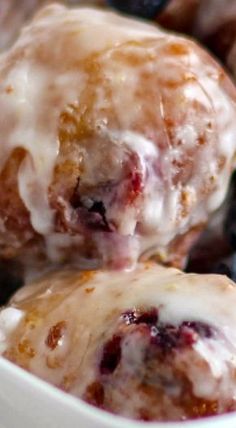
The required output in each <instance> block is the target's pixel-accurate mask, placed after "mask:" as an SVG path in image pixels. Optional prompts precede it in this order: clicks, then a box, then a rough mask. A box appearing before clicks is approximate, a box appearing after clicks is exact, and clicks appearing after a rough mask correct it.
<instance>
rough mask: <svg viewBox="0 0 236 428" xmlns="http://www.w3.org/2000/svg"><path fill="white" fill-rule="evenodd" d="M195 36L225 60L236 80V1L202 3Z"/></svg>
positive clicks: (213, 0) (209, 0)
mask: <svg viewBox="0 0 236 428" xmlns="http://www.w3.org/2000/svg"><path fill="white" fill-rule="evenodd" d="M195 34H196V35H197V36H198V37H200V39H201V40H202V41H203V42H204V43H205V44H206V45H207V46H209V48H210V49H211V50H212V51H213V52H214V53H215V54H216V55H217V56H218V57H219V58H220V59H221V60H223V62H224V63H225V64H226V65H227V66H228V68H229V69H230V71H231V72H232V73H233V76H234V78H236V1H235V0H224V1H221V0H208V1H207V2H205V1H202V2H201V6H200V8H199V11H198V14H197V19H196V22H195Z"/></svg>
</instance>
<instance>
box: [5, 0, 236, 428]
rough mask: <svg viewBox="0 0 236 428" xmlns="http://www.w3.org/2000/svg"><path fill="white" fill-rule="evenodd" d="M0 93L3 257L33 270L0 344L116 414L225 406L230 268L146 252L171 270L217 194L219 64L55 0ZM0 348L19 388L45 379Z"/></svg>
mask: <svg viewBox="0 0 236 428" xmlns="http://www.w3.org/2000/svg"><path fill="white" fill-rule="evenodd" d="M170 6H171V3H170ZM164 13H165V11H164V10H163V14H164ZM0 106H1V109H2V112H3V114H2V116H1V117H0V141H1V157H0V160H1V162H0V167H1V171H0V253H1V258H2V260H13V263H16V264H17V263H20V264H21V265H23V266H24V268H25V272H26V273H27V272H29V271H30V269H32V268H35V265H36V270H38V273H37V274H38V276H39V279H38V280H35V281H29V280H28V284H26V285H25V286H24V287H23V288H21V289H20V290H19V291H18V292H17V294H16V295H15V296H13V297H12V299H11V300H10V301H9V302H8V303H7V304H6V306H5V307H4V308H2V310H1V313H0V345H1V349H0V351H1V354H2V355H3V356H4V357H5V358H7V359H8V360H10V361H11V362H14V363H15V364H18V365H19V366H20V367H21V368H23V369H25V370H27V371H29V372H30V373H33V374H35V375H37V376H38V377H40V378H42V379H43V380H46V381H48V382H49V383H52V385H54V386H56V387H58V388H59V389H61V390H63V391H65V392H69V393H71V394H72V395H74V396H76V397H78V398H80V399H82V400H84V401H85V402H87V403H89V404H92V405H93V406H96V407H98V408H100V409H102V410H106V411H108V412H111V413H113V414H115V415H121V416H124V417H126V418H131V419H135V420H138V421H140V420H141V421H146V422H150V421H159V422H166V421H184V420H192V419H196V418H197V419H198V418H204V417H209V416H212V417H214V416H216V415H221V414H223V413H228V412H233V411H234V410H235V406H236V405H235V355H236V354H235V352H236V350H235V340H236V339H235V316H234V306H235V305H234V300H235V298H236V297H235V288H234V285H233V283H232V282H231V281H230V280H229V279H227V278H226V277H223V276H217V275H207V276H203V275H197V274H195V275H194V274H185V273H183V272H181V271H178V270H175V269H173V268H167V267H163V266H160V265H158V264H157V263H156V262H158V263H162V264H166V265H172V266H174V265H178V266H179V267H181V268H183V267H184V266H185V265H186V260H187V258H188V256H189V249H190V247H191V246H192V245H193V243H194V242H195V240H196V238H197V236H198V234H199V232H200V231H201V230H202V229H203V228H204V227H205V226H206V224H207V223H208V222H209V219H210V218H211V216H212V214H213V213H215V212H216V211H217V210H218V209H219V208H220V206H221V205H222V203H223V201H224V200H225V197H226V194H227V191H228V187H229V182H230V178H231V174H232V171H233V169H234V165H235V147H236V120H235V118H236V89H235V86H234V84H233V83H232V81H231V80H230V78H229V77H228V76H227V74H226V72H225V71H224V70H223V69H222V67H221V66H220V65H219V64H218V63H217V62H216V61H215V60H214V59H213V58H212V57H211V56H210V55H209V54H208V53H207V52H206V51H205V50H204V49H203V48H201V47H200V46H199V45H198V44H197V43H195V42H194V41H193V40H190V39H187V38H185V37H183V36H178V35H176V34H172V33H169V32H167V31H164V30H162V29H161V28H159V27H157V25H156V24H154V23H153V24H148V23H145V22H141V21H138V20H134V19H131V18H125V17H122V16H121V15H118V14H115V13H112V12H109V11H102V10H97V9H92V8H78V9H67V8H66V7H64V6H61V5H52V6H48V7H47V8H45V9H43V10H41V11H40V12H39V13H38V14H37V15H36V17H35V18H34V20H33V21H32V23H30V24H29V25H28V26H27V27H25V29H23V31H22V32H21V35H20V37H19V39H18V40H17V41H16V43H15V44H14V45H13V46H12V47H11V49H10V50H9V51H6V52H4V53H2V54H1V57H0ZM150 257H152V258H153V259H155V260H156V262H154V261H153V262H146V263H143V261H144V260H146V259H149V258H150ZM140 259H141V261H140ZM8 263H9V262H8ZM43 265H45V266H46V269H49V270H51V271H52V272H51V273H48V274H45V273H44V274H43V271H42V272H41V267H40V268H39V266H43ZM91 269H92V270H91ZM95 269H96V270H95ZM28 278H29V275H28ZM26 282H27V281H26ZM31 282H32V283H31ZM30 283H31V285H30ZM1 363H2V367H4V368H5V369H4V370H6V371H7V372H8V373H10V371H11V370H12V371H11V373H14V376H15V375H16V378H17V379H18V378H19V379H20V378H24V379H25V381H26V384H27V385H28V388H29V390H28V391H32V385H34V382H36V384H37V385H38V388H39V390H38V393H39V391H41V387H42V389H43V388H44V387H43V386H42V385H43V384H41V383H40V382H38V383H37V381H36V380H33V379H32V378H31V377H28V375H23V374H22V372H20V371H19V372H17V370H16V369H11V368H10V366H9V364H8V363H7V362H2V360H1ZM0 368H1V366H0ZM4 370H3V371H2V373H1V369H0V377H1V376H2V380H3V384H4V385H5V386H4V388H5V387H6V383H5V381H4V379H5V378H4V376H5V374H4ZM15 370H16V371H15ZM17 373H18V374H17ZM14 382H15V381H14V380H13V379H12V378H11V379H10V380H9V384H10V385H13V384H14V385H15V387H16V390H15V392H14V393H15V394H17V393H18V391H19V388H20V386H19V384H18V383H14ZM40 385H41V386H40ZM49 391H51V392H50V394H52V395H51V399H50V403H51V405H52V407H53V406H54V405H55V403H56V402H58V400H61V402H62V403H63V406H64V409H65V412H67V410H66V409H68V408H69V406H70V404H69V401H68V400H69V399H68V397H66V396H65V395H64V398H63V394H62V393H59V392H56V391H54V390H53V389H50V388H49ZM53 391H54V392H53ZM11 393H12V394H13V392H11ZM44 393H45V395H44V399H43V398H42V395H41V399H42V400H43V401H45V397H46V395H47V394H46V392H45V390H44ZM39 394H40V393H39ZM33 397H35V394H33ZM70 403H74V398H71V401H70ZM73 405H74V404H73ZM78 406H79V407H78V409H79V408H80V411H81V418H82V419H81V420H83V421H84V422H83V423H84V426H86V421H85V419H83V417H84V413H83V410H82V409H85V408H86V409H87V407H84V406H85V405H82V404H81V403H80V401H78ZM7 408H8V407H7ZM74 410H75V409H74ZM74 410H73V412H74ZM75 412H76V411H75ZM91 412H93V410H91ZM46 414H47V415H48V416H49V414H50V409H49V408H48V407H47V410H46ZM96 414H97V415H99V413H96ZM74 415H75V413H73V414H72V416H71V418H72V419H73V418H74ZM102 417H103V416H101V418H102ZM89 418H90V416H88V419H87V421H89ZM99 418H100V416H98V419H97V421H100V420H101V419H99ZM104 418H105V419H104V421H105V420H106V421H107V422H106V423H107V426H110V425H109V424H110V421H111V419H109V418H108V416H104ZM106 418H107V419H106ZM228 418H229V419H227V420H231V421H234V419H235V416H234V415H233V413H232V416H228ZM72 419H71V423H72ZM73 420H74V419H73ZM220 420H221V419H220V417H219V419H218V418H216V419H211V418H209V422H202V423H203V424H204V423H206V426H208V424H214V423H216V424H219V423H220V422H219V421H220ZM90 421H91V419H90ZM108 421H109V422H108ZM215 421H216V422H215ZM27 423H28V422H27ZM55 423H57V424H59V425H58V426H60V423H62V422H58V420H57V422H55ZM89 423H90V422H88V424H89ZM97 423H98V424H99V423H100V422H97ZM106 423H105V422H104V425H103V426H106V425H105V424H106ZM111 423H113V420H112V422H111ZM124 423H126V422H124ZM232 423H233V422H232ZM7 424H8V425H9V419H8V422H7ZM39 424H40V422H39ZM114 424H118V420H117V421H116V420H115V419H114ZM127 424H128V425H129V422H127ZM137 424H138V422H137ZM200 424H201V422H200ZM39 426H40V425H39ZM50 426H51V425H50ZM111 426H112V425H111ZM130 426H132V423H131V425H130Z"/></svg>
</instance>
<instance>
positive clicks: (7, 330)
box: [0, 308, 24, 353]
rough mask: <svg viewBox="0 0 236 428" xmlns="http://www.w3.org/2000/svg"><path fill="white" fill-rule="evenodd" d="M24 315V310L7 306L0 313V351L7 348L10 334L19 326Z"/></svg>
mask: <svg viewBox="0 0 236 428" xmlns="http://www.w3.org/2000/svg"><path fill="white" fill-rule="evenodd" d="M23 317H24V313H23V311H20V310H19V309H15V308H7V309H4V310H3V311H2V312H1V313H0V353H3V352H4V351H5V350H6V349H7V341H8V336H9V335H10V334H11V333H12V332H13V331H14V330H15V329H16V328H17V326H18V325H19V323H20V321H21V320H22V319H23Z"/></svg>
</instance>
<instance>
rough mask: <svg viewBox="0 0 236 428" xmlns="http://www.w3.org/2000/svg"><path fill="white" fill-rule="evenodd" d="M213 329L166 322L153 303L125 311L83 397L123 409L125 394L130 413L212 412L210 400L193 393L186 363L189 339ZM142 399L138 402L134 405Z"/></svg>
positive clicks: (164, 416) (153, 416) (147, 416)
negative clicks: (140, 403)
mask: <svg viewBox="0 0 236 428" xmlns="http://www.w3.org/2000/svg"><path fill="white" fill-rule="evenodd" d="M215 333H216V332H215V330H214V329H213V327H211V326H209V325H207V324H205V323H203V322H198V321H184V322H182V323H181V324H180V325H172V324H165V323H163V322H161V321H160V317H159V312H158V310H157V309H155V308H150V309H149V310H146V311H139V310H129V311H126V312H124V313H123V314H122V315H121V317H120V320H119V324H118V328H117V330H116V332H115V333H114V335H113V336H112V337H111V339H109V340H108V341H107V342H106V343H105V345H104V346H103V349H102V351H101V356H100V362H99V366H98V371H97V377H96V379H95V380H94V381H93V382H92V383H90V384H89V385H88V387H87V390H86V392H85V395H84V398H85V400H86V401H88V402H89V403H91V404H93V405H96V406H98V407H100V408H103V409H106V410H109V411H111V412H114V413H120V414H122V412H123V410H122V409H123V408H125V404H124V402H125V401H126V400H127V399H128V397H129V406H130V408H131V409H132V410H131V412H133V417H135V418H136V419H140V420H170V418H172V416H171V415H173V420H174V419H175V418H176V420H177V419H179V418H180V416H179V414H181V418H182V417H183V418H185V417H193V418H197V417H202V416H209V415H213V414H216V413H217V409H218V406H217V403H216V402H215V401H214V402H213V401H212V402H211V401H208V400H205V399H201V398H200V397H196V396H195V395H194V392H193V384H192V379H191V376H190V375H189V371H188V370H190V371H191V368H190V369H189V366H188V363H187V364H186V361H188V360H190V361H191V359H192V358H193V361H194V359H195V358H196V351H195V350H194V345H195V344H196V343H197V342H198V341H199V340H204V341H205V340H209V339H212V338H215ZM185 358H186V360H185ZM196 361H197V363H198V362H200V361H201V360H196ZM191 364H192V362H191ZM191 364H190V366H191ZM193 364H194V363H193ZM125 397H126V398H125ZM137 397H139V398H137ZM142 401H143V406H141V405H140V406H138V408H136V404H137V403H139V402H142ZM121 403H122V404H121ZM120 406H121V407H122V409H121V408H120ZM151 406H152V407H153V406H154V407H153V408H151ZM149 407H150V409H149ZM153 409H154V410H153ZM163 409H164V410H163ZM204 409H205V410H204ZM124 412H125V410H124ZM177 412H178V416H176V415H177ZM124 414H125V413H124Z"/></svg>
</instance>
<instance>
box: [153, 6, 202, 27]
mask: <svg viewBox="0 0 236 428" xmlns="http://www.w3.org/2000/svg"><path fill="white" fill-rule="evenodd" d="M199 5H200V0H170V2H169V4H168V5H167V7H166V8H165V9H164V10H163V12H162V13H161V14H160V15H158V16H157V22H158V23H159V24H160V25H162V26H163V27H165V28H168V29H169V30H172V31H179V32H184V33H188V34H191V33H192V30H193V26H194V21H195V18H196V14H197V11H198V8H199Z"/></svg>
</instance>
